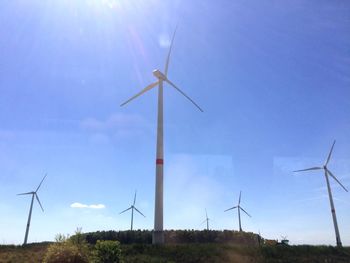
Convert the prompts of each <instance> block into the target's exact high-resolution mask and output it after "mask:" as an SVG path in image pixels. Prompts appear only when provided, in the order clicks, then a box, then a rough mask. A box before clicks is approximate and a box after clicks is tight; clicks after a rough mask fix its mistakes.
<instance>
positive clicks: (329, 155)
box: [324, 140, 335, 166]
mask: <svg viewBox="0 0 350 263" xmlns="http://www.w3.org/2000/svg"><path fill="white" fill-rule="evenodd" d="M334 144H335V140H334V141H333V144H332V148H331V150H330V151H329V154H328V157H327V161H326V163H325V164H324V165H325V166H327V164H328V163H329V160H330V159H331V156H332V152H333V148H334Z"/></svg>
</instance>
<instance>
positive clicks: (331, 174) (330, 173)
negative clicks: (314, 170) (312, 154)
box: [326, 169, 348, 192]
mask: <svg viewBox="0 0 350 263" xmlns="http://www.w3.org/2000/svg"><path fill="white" fill-rule="evenodd" d="M326 171H327V172H328V173H329V175H330V176H332V177H333V179H334V180H336V181H337V183H338V184H340V186H341V187H343V189H344V190H345V191H346V192H348V189H346V188H345V186H344V185H342V183H341V182H339V180H338V179H337V178H336V177H335V175H334V174H333V173H332V172H331V171H329V170H328V169H326Z"/></svg>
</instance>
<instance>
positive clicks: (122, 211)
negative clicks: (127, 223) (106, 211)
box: [119, 206, 132, 215]
mask: <svg viewBox="0 0 350 263" xmlns="http://www.w3.org/2000/svg"><path fill="white" fill-rule="evenodd" d="M131 208H132V206H130V207H129V208H127V209H125V210H123V211H121V212H120V213H119V215H120V214H122V213H124V212H126V211H128V210H130V209H131Z"/></svg>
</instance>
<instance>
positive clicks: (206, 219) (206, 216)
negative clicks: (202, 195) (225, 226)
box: [201, 209, 210, 231]
mask: <svg viewBox="0 0 350 263" xmlns="http://www.w3.org/2000/svg"><path fill="white" fill-rule="evenodd" d="M209 220H210V218H209V217H208V213H207V209H205V220H204V221H203V222H202V223H201V224H203V223H204V222H207V230H208V231H209Z"/></svg>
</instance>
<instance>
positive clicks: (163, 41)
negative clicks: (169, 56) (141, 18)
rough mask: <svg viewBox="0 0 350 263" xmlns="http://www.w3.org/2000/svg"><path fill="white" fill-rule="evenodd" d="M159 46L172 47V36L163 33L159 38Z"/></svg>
mask: <svg viewBox="0 0 350 263" xmlns="http://www.w3.org/2000/svg"><path fill="white" fill-rule="evenodd" d="M158 41H159V46H160V47H162V48H167V47H170V43H171V42H170V38H169V36H168V35H165V34H162V35H160V36H159V38H158Z"/></svg>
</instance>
